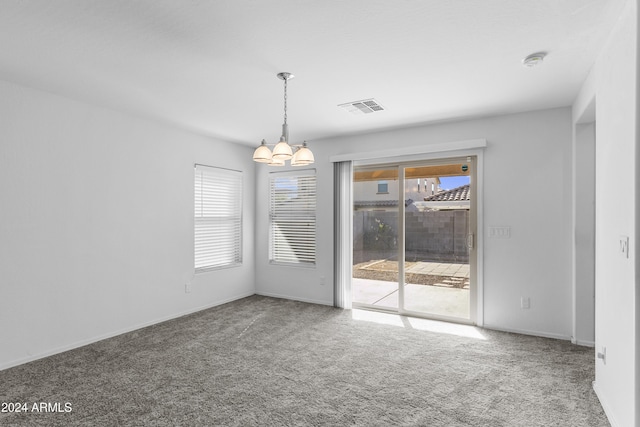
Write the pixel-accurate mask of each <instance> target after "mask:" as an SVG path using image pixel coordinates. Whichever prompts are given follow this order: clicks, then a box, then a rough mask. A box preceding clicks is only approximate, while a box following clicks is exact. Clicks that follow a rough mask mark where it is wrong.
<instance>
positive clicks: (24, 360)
mask: <svg viewBox="0 0 640 427" xmlns="http://www.w3.org/2000/svg"><path fill="white" fill-rule="evenodd" d="M251 295H255V294H254V293H253V292H251V293H247V294H241V295H238V296H235V297H233V298H229V299H226V300H222V301H216V302H214V303H211V304H206V305H203V306H200V307H196V308H191V309H189V310H186V311H183V312H179V313H174V314H171V315H169V316H165V317H161V318H158V319H155V320H151V321H148V322H144V323H140V324H137V325H135V326H131V327H130V328H124V329H120V330H118V331H114V332H109V333H106V334H103V335H99V336H97V337H92V338H88V339H84V340H80V341H76V342H74V343H72V344H68V345H63V346H61V347H56V348H54V349H51V350H48V351H44V352H41V353H38V354H34V355H29V356H27V357H23V358H20V359H16V360H12V361H10V362H7V363H3V364H1V365H0V371H3V370H5V369H9V368H13V367H14V366H19V365H23V364H25V363H29V362H33V361H34V360H38V359H44V358H45V357H49V356H53V355H54V354H59V353H64V352H65V351H69V350H73V349H76V348H79V347H83V346H85V345H89V344H93V343H95V342H98V341H102V340H105V339H108V338H113V337H116V336H118V335H122V334H126V333H128V332H132V331H135V330H138V329H142V328H146V327H147V326H151V325H155V324H158V323H162V322H166V321H168V320H172V319H177V318H179V317H182V316H187V315H189V314H193V313H197V312H198V311H202V310H206V309H208V308H212V307H216V306H218V305H222V304H226V303H229V302H231V301H236V300H239V299H242V298H246V297H250V296H251Z"/></svg>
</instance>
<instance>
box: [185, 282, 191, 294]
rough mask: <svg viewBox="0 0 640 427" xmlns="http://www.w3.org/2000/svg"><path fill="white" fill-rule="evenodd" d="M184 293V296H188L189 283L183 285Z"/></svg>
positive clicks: (189, 291)
mask: <svg viewBox="0 0 640 427" xmlns="http://www.w3.org/2000/svg"><path fill="white" fill-rule="evenodd" d="M184 293H185V294H190V293H191V283H189V282H187V283H185V284H184Z"/></svg>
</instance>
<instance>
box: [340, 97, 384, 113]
mask: <svg viewBox="0 0 640 427" xmlns="http://www.w3.org/2000/svg"><path fill="white" fill-rule="evenodd" d="M338 107H342V108H344V109H345V110H347V111H348V112H350V113H352V114H369V113H375V112H376V111H384V108H383V107H382V105H380V104H378V101H376V100H375V99H363V100H362V101H353V102H347V103H346V104H340V105H338Z"/></svg>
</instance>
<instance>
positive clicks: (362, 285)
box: [351, 156, 476, 323]
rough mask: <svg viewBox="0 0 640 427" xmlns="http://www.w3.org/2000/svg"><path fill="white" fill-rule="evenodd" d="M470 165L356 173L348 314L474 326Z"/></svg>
mask: <svg viewBox="0 0 640 427" xmlns="http://www.w3.org/2000/svg"><path fill="white" fill-rule="evenodd" d="M475 194H476V191H475V157H473V156H469V157H462V158H450V159H443V160H432V161H423V162H419V163H398V164H388V165H376V166H356V167H355V168H354V171H353V269H352V271H353V277H352V281H351V289H352V301H353V306H354V307H359V308H369V309H376V310H384V311H391V312H397V313H400V314H407V315H412V316H420V317H429V318H436V319H442V320H452V321H457V322H465V323H474V322H475V310H474V309H473V308H474V307H475V305H474V301H475V292H476V290H475V285H474V282H475V271H476V250H475V246H476V245H475V235H476V213H475V211H476V201H475V198H476V196H475Z"/></svg>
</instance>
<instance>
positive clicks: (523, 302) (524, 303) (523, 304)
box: [520, 297, 531, 310]
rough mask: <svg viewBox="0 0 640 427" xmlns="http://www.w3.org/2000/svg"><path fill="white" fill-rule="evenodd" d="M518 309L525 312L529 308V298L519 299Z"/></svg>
mask: <svg viewBox="0 0 640 427" xmlns="http://www.w3.org/2000/svg"><path fill="white" fill-rule="evenodd" d="M520 308H522V309H525V310H526V309H529V308H531V300H530V299H529V297H521V298H520Z"/></svg>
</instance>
